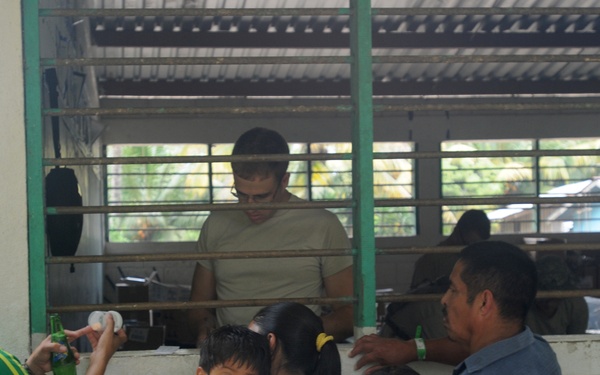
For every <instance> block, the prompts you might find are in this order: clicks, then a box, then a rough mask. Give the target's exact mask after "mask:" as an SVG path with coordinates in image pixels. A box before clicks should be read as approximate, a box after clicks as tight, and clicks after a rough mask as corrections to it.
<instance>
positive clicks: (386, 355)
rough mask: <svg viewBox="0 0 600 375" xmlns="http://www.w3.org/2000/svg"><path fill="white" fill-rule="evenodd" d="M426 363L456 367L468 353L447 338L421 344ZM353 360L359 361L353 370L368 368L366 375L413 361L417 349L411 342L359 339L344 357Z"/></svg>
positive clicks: (373, 337) (369, 337)
mask: <svg viewBox="0 0 600 375" xmlns="http://www.w3.org/2000/svg"><path fill="white" fill-rule="evenodd" d="M425 348H426V351H427V354H426V360H427V361H432V362H440V363H445V364H448V365H453V366H454V365H457V364H459V363H460V362H461V361H463V360H464V359H465V358H467V357H468V355H469V353H468V351H467V350H466V348H465V347H464V346H462V345H460V344H458V343H456V342H454V341H451V340H450V339H449V338H447V337H445V338H441V339H432V340H425ZM348 355H349V356H350V357H351V358H353V357H355V356H357V355H360V356H361V357H360V358H359V359H358V361H357V362H356V365H355V368H356V370H358V369H360V368H362V367H364V366H366V365H372V366H371V367H370V368H368V369H367V370H366V371H365V372H364V374H365V375H369V374H372V373H374V372H375V371H377V370H379V369H381V368H382V367H385V366H401V365H405V364H407V363H410V362H414V361H417V360H418V358H417V347H416V345H415V341H414V340H407V341H404V340H399V339H395V338H383V337H380V336H377V335H374V334H373V335H367V336H363V337H361V338H360V339H358V340H357V341H356V343H355V344H354V348H352V350H351V351H350V353H348Z"/></svg>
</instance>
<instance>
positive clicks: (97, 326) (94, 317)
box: [88, 310, 123, 332]
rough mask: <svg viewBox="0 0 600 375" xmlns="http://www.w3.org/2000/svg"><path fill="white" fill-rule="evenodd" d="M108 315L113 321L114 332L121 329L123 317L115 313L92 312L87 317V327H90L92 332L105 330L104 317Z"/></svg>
mask: <svg viewBox="0 0 600 375" xmlns="http://www.w3.org/2000/svg"><path fill="white" fill-rule="evenodd" d="M107 313H108V314H110V315H112V317H113V320H114V321H115V332H117V331H118V330H120V329H121V328H122V327H123V317H121V314H119V313H118V312H116V311H112V310H111V311H108V312H107V311H93V312H92V313H91V314H90V316H89V317H88V325H90V326H91V327H92V329H93V330H94V331H102V330H104V328H106V321H105V319H104V317H105V316H106V314H107Z"/></svg>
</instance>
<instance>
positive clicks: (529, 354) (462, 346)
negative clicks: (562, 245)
mask: <svg viewBox="0 0 600 375" xmlns="http://www.w3.org/2000/svg"><path fill="white" fill-rule="evenodd" d="M536 291H537V270H536V267H535V263H534V261H533V260H532V259H531V258H530V257H529V255H528V254H527V253H525V252H523V251H522V250H521V249H519V248H518V247H516V246H514V245H511V244H509V243H506V242H501V241H482V242H478V243H474V244H472V245H469V246H467V247H465V248H464V249H463V250H462V251H461V253H460V255H459V260H458V261H457V262H456V265H455V266H454V268H453V270H452V273H451V274H450V287H449V288H448V291H446V293H445V294H444V296H443V297H442V300H441V303H442V306H443V313H444V325H445V326H446V330H447V332H448V337H445V338H440V339H428V340H426V341H425V340H423V339H415V340H407V341H404V340H398V339H395V338H383V337H380V336H378V335H366V336H363V337H361V338H359V339H358V340H357V341H356V343H355V344H354V348H353V349H352V351H351V352H350V353H349V356H350V357H355V356H360V358H359V359H358V361H357V362H356V365H355V368H356V369H357V370H359V369H361V368H362V367H364V366H371V367H369V368H367V369H366V370H365V371H364V374H365V375H370V374H374V373H375V372H376V371H378V370H380V369H382V368H384V367H385V366H390V365H391V366H399V365H403V364H406V363H409V362H413V361H415V360H428V361H435V362H441V363H446V364H454V365H457V366H456V367H455V369H454V372H453V374H454V375H467V374H511V375H534V374H538V375H551V374H552V375H560V374H561V369H560V365H559V364H558V361H557V358H556V354H555V353H554V351H553V350H552V348H551V347H550V345H549V344H548V342H546V340H544V338H543V337H541V336H539V335H536V334H534V333H533V332H532V331H531V330H530V329H529V328H528V327H527V326H526V324H525V318H526V316H527V311H528V310H529V308H530V307H531V305H532V304H533V301H534V299H535V295H536Z"/></svg>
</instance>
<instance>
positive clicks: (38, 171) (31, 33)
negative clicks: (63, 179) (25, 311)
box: [22, 0, 46, 334]
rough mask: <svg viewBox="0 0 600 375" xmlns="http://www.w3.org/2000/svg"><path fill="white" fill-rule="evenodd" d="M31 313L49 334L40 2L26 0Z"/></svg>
mask: <svg viewBox="0 0 600 375" xmlns="http://www.w3.org/2000/svg"><path fill="white" fill-rule="evenodd" d="M22 4H23V52H24V70H25V137H26V149H27V211H28V212H27V217H28V239H29V306H30V308H29V312H30V318H31V333H32V334H34V333H45V332H46V268H45V261H44V259H45V243H46V242H45V231H44V168H43V165H42V158H43V139H42V138H43V130H42V129H43V127H42V102H41V100H42V95H41V90H42V89H41V75H40V37H39V35H40V30H39V15H38V0H23V2H22Z"/></svg>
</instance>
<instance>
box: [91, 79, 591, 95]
mask: <svg viewBox="0 0 600 375" xmlns="http://www.w3.org/2000/svg"><path fill="white" fill-rule="evenodd" d="M99 87H100V93H101V95H108V96H349V95H350V81H349V80H343V81H337V82H330V81H328V82H298V81H288V82H230V81H226V82H199V81H188V82H182V81H169V82H167V81H156V82H151V81H133V80H124V81H116V80H110V81H105V82H100V83H99ZM599 93H600V82H599V81H598V80H587V81H559V82H557V81H536V82H531V81H514V80H513V81H489V82H480V81H478V82H464V81H443V82H385V83H384V82H374V83H373V95H375V96H384V95H389V96H397V95H398V96H409V95H510V94H599Z"/></svg>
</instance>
